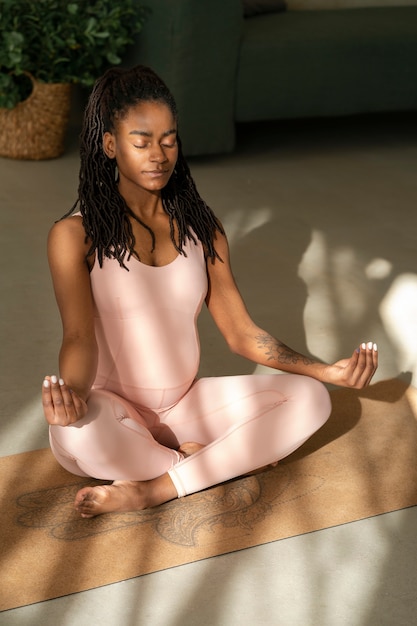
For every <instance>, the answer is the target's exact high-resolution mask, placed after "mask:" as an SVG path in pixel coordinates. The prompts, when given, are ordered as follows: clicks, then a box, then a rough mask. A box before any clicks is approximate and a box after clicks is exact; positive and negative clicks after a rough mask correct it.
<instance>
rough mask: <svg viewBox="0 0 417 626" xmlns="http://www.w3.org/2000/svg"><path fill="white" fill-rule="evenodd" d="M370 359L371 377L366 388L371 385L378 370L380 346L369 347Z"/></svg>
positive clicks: (374, 344)
mask: <svg viewBox="0 0 417 626" xmlns="http://www.w3.org/2000/svg"><path fill="white" fill-rule="evenodd" d="M368 357H369V376H368V379H367V381H366V386H367V385H369V384H370V382H371V380H372V378H373V376H374V374H375V372H376V370H377V368H378V346H377V345H376V343H373V344H372V346H370V345H368Z"/></svg>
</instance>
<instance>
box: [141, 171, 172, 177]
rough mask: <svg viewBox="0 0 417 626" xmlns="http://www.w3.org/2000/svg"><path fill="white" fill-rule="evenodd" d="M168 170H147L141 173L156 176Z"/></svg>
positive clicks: (166, 172)
mask: <svg viewBox="0 0 417 626" xmlns="http://www.w3.org/2000/svg"><path fill="white" fill-rule="evenodd" d="M168 171H169V170H149V171H146V172H143V173H144V174H147V175H148V176H153V177H158V176H163V175H164V174H168Z"/></svg>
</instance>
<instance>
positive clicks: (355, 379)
mask: <svg viewBox="0 0 417 626" xmlns="http://www.w3.org/2000/svg"><path fill="white" fill-rule="evenodd" d="M215 247H216V250H217V253H218V254H219V256H220V257H221V259H222V261H219V260H218V259H216V260H215V261H214V262H212V261H211V259H208V260H207V274H208V279H209V290H208V294H207V298H206V303H207V307H208V309H209V311H210V314H211V315H212V317H213V319H214V321H215V322H216V325H217V326H218V328H219V330H220V332H221V333H222V335H223V337H224V338H225V340H226V342H227V344H228V346H229V348H230V350H231V351H232V352H234V353H235V354H239V355H240V356H243V357H245V358H247V359H249V360H251V361H254V362H255V363H259V364H260V365H266V366H268V367H273V368H275V369H278V370H282V371H285V372H288V373H293V374H303V375H305V376H311V377H312V378H316V379H317V380H320V381H321V382H324V383H332V384H334V385H340V386H343V387H354V388H357V389H361V388H362V387H366V386H367V385H369V383H370V381H371V379H372V377H373V375H374V373H375V371H376V369H377V366H378V352H377V349H376V345H375V344H374V343H373V342H368V343H366V344H364V343H363V344H361V346H360V347H358V348H357V349H356V350H355V351H354V352H353V354H352V356H351V357H350V358H348V359H343V360H341V361H337V362H336V363H334V364H332V365H329V364H326V363H322V362H320V361H318V360H315V359H312V358H310V357H307V356H305V355H303V354H300V353H299V352H297V351H295V350H293V349H292V348H290V347H289V346H287V345H286V344H284V343H283V342H282V341H280V340H279V339H276V338H275V337H272V335H270V334H269V333H268V332H266V331H265V330H263V329H261V328H260V327H259V326H257V325H256V324H255V322H254V321H253V320H252V318H251V317H250V315H249V313H248V310H247V308H246V306H245V303H244V301H243V299H242V296H241V295H240V293H239V290H238V288H237V285H236V282H235V279H234V277H233V273H232V270H231V266H230V257H229V247H228V243H227V239H226V237H225V236H224V235H222V234H219V233H218V234H217V239H216V241H215Z"/></svg>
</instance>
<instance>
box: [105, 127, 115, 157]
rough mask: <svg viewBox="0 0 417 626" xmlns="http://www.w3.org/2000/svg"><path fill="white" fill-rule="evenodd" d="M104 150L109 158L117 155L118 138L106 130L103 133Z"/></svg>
mask: <svg viewBox="0 0 417 626" xmlns="http://www.w3.org/2000/svg"><path fill="white" fill-rule="evenodd" d="M103 150H104V152H105V154H106V155H107V156H108V157H109V159H114V158H115V156H116V138H115V136H114V135H112V133H109V132H105V133H104V135H103Z"/></svg>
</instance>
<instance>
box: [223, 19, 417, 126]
mask: <svg viewBox="0 0 417 626" xmlns="http://www.w3.org/2000/svg"><path fill="white" fill-rule="evenodd" d="M244 22H245V24H244V33H243V37H242V40H241V47H240V58H239V66H238V74H237V84H236V100H235V117H236V120H237V121H254V120H268V119H280V118H290V117H310V116H319V115H346V114H351V113H357V112H360V113H364V112H376V111H396V110H397V111H400V110H412V109H414V110H415V109H417V64H416V62H415V59H416V58H417V7H396V8H373V9H345V10H341V11H287V12H285V13H281V14H270V15H260V16H259V17H257V18H256V19H245V20H244Z"/></svg>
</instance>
